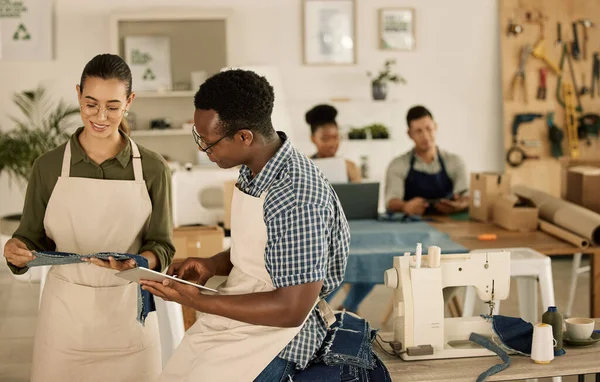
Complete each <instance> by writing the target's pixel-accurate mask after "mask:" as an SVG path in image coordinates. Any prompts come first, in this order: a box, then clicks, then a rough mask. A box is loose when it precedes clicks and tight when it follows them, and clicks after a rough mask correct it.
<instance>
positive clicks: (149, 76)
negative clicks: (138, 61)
mask: <svg viewBox="0 0 600 382" xmlns="http://www.w3.org/2000/svg"><path fill="white" fill-rule="evenodd" d="M142 78H143V79H144V81H152V80H155V79H156V75H155V74H154V72H153V71H152V69H150V68H147V69H146V71H145V72H144V76H143V77H142Z"/></svg>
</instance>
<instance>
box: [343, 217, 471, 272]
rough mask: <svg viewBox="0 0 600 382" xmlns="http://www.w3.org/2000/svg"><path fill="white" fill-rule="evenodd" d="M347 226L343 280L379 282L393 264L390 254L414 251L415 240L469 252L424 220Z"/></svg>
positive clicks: (360, 222) (449, 250)
mask: <svg viewBox="0 0 600 382" xmlns="http://www.w3.org/2000/svg"><path fill="white" fill-rule="evenodd" d="M348 225H349V226H350V255H349V256H348V264H347V265H346V273H345V275H344V282H346V283H352V284H353V283H375V284H383V275H384V274H385V271H386V270H387V269H390V268H391V267H393V264H394V256H402V255H403V254H404V252H411V253H414V251H415V245H416V243H422V245H423V248H424V249H425V248H427V247H429V246H431V245H437V246H439V247H440V248H442V254H446V253H467V252H469V251H468V250H467V249H466V248H465V247H463V246H462V245H460V244H458V243H456V242H454V241H452V239H451V238H450V236H448V234H446V233H443V232H441V231H439V230H437V229H436V228H434V227H432V226H431V225H429V224H427V223H426V222H424V221H421V222H414V223H403V222H397V221H382V220H375V219H373V220H350V221H349V222H348Z"/></svg>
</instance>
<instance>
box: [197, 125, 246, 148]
mask: <svg viewBox="0 0 600 382" xmlns="http://www.w3.org/2000/svg"><path fill="white" fill-rule="evenodd" d="M235 133H237V131H230V132H229V133H227V134H225V135H223V136H222V137H221V138H219V139H217V140H216V141H215V142H213V143H206V142H204V141H203V140H202V138H200V135H199V134H198V132H197V131H196V125H193V126H192V135H193V136H194V141H196V144H197V145H198V147H199V148H200V150H202V151H203V152H205V153H207V154H212V151H211V147H213V146H216V145H217V143H219V142H221V141H222V140H223V139H225V138H229V137H231V136H233V135H234V134H235Z"/></svg>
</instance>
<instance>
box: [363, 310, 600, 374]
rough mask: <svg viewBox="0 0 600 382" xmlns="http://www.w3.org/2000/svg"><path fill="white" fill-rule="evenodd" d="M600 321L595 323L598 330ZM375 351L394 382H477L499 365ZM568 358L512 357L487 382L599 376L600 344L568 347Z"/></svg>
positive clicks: (387, 337) (387, 336)
mask: <svg viewBox="0 0 600 382" xmlns="http://www.w3.org/2000/svg"><path fill="white" fill-rule="evenodd" d="M599 327H600V320H596V329H598V328H599ZM381 336H382V338H383V339H384V340H386V341H389V340H391V339H392V333H391V332H386V333H381ZM373 349H374V350H375V351H376V352H377V354H378V355H379V356H380V357H381V360H382V361H383V363H384V364H385V366H386V367H387V368H388V370H389V372H390V375H391V377H392V380H393V381H468V382H472V381H475V380H476V379H477V377H478V376H479V374H481V373H483V372H484V371H486V370H487V369H488V368H490V367H491V366H493V365H496V364H498V363H500V359H499V358H498V357H496V356H490V357H477V358H459V359H441V360H430V361H403V360H402V359H400V358H399V357H395V356H391V355H388V354H387V353H385V352H384V351H383V350H381V348H380V347H379V345H376V344H374V345H373ZM565 350H566V351H567V354H565V355H564V356H561V357H556V358H554V360H553V361H552V362H551V363H550V364H549V365H538V364H536V363H534V362H533V361H532V360H531V358H529V357H525V356H518V355H515V356H511V364H510V367H508V368H507V369H505V370H503V371H501V372H499V373H498V374H495V375H493V376H491V377H489V378H487V379H486V381H510V380H519V379H529V378H544V377H556V376H567V375H580V374H594V373H600V361H599V360H600V343H596V344H595V345H592V346H587V347H571V346H565Z"/></svg>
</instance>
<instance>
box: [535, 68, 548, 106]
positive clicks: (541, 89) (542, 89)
mask: <svg viewBox="0 0 600 382" xmlns="http://www.w3.org/2000/svg"><path fill="white" fill-rule="evenodd" d="M547 75H548V69H546V68H540V84H539V86H538V91H537V96H536V98H537V99H540V100H545V99H546V77H547Z"/></svg>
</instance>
